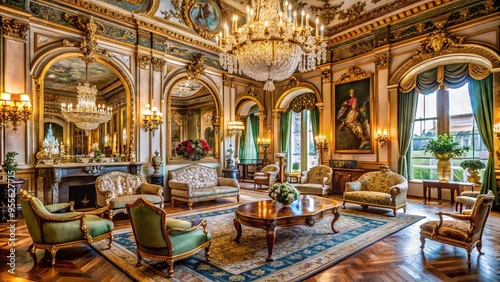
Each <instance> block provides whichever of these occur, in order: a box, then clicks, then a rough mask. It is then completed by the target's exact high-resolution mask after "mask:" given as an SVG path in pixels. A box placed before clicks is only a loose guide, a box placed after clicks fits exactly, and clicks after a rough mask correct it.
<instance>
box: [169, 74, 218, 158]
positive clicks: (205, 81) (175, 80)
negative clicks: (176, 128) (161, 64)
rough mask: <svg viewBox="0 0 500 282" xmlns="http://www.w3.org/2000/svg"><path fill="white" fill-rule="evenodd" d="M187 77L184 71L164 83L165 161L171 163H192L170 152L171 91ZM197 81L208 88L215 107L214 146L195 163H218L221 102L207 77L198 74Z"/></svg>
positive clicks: (213, 120) (213, 123) (213, 118)
mask: <svg viewBox="0 0 500 282" xmlns="http://www.w3.org/2000/svg"><path fill="white" fill-rule="evenodd" d="M187 79H188V75H187V73H186V72H184V73H180V74H177V75H175V76H173V77H172V78H171V79H169V81H168V82H167V84H166V85H165V88H164V89H165V91H164V100H165V101H166V109H165V113H166V120H165V123H166V139H165V140H167V141H166V142H165V143H166V154H167V158H166V159H167V163H168V164H173V163H193V162H194V161H191V160H188V159H185V158H183V157H181V156H176V155H175V154H173V153H172V151H173V149H174V148H173V147H172V142H171V140H172V102H171V96H172V91H173V89H174V86H175V85H176V84H178V83H181V82H183V81H185V80H187ZM198 82H199V83H201V84H202V85H203V86H204V87H205V88H207V89H208V91H209V92H210V94H211V96H212V98H213V99H214V105H215V109H214V111H213V115H212V122H211V124H212V125H213V130H214V148H211V149H210V153H209V155H207V156H206V157H205V158H203V159H201V160H199V161H196V162H197V163H219V161H220V160H219V158H220V157H219V152H220V143H221V126H220V125H221V122H222V121H221V119H222V118H221V117H222V106H221V105H222V103H221V101H220V98H219V95H218V90H217V87H216V86H215V84H213V83H211V82H210V81H209V79H207V78H206V77H205V76H203V75H202V76H200V79H199V80H198Z"/></svg>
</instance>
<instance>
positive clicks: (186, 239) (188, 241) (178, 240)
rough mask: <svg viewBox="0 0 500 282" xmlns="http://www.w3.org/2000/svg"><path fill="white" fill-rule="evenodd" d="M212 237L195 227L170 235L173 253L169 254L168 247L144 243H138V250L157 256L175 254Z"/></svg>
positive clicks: (197, 245) (193, 247) (189, 249)
mask: <svg viewBox="0 0 500 282" xmlns="http://www.w3.org/2000/svg"><path fill="white" fill-rule="evenodd" d="M211 239H212V234H210V233H208V234H207V235H206V236H205V233H203V231H202V230H201V229H196V230H193V231H191V232H187V233H179V234H175V235H171V236H170V240H171V241H172V246H173V248H174V253H173V254H170V253H169V251H168V248H149V247H146V246H144V245H138V247H139V250H141V251H143V252H146V253H148V254H153V255H159V256H175V255H179V254H183V253H186V252H190V251H192V250H194V249H196V248H197V247H199V246H200V245H201V244H204V243H206V242H208V241H209V240H211Z"/></svg>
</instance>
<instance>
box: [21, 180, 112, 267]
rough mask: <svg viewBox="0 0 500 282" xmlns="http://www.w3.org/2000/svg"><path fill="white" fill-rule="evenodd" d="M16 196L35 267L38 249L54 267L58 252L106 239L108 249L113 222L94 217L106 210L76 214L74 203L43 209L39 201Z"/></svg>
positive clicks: (48, 206)
mask: <svg viewBox="0 0 500 282" xmlns="http://www.w3.org/2000/svg"><path fill="white" fill-rule="evenodd" d="M19 195H20V196H21V197H20V199H19V201H20V203H21V208H22V212H23V215H24V219H25V221H26V225H27V227H28V231H29V234H30V236H31V239H32V240H33V244H32V245H31V246H30V248H29V250H30V252H31V256H32V257H33V261H34V262H35V264H36V263H37V258H36V249H37V248H39V249H45V250H47V251H50V253H51V255H52V265H54V264H55V263H56V253H57V251H58V250H59V249H63V248H69V247H74V246H77V245H81V244H92V243H94V242H97V241H100V240H104V239H109V247H111V243H112V241H113V236H112V234H111V231H112V230H113V228H114V225H113V222H112V221H110V220H107V219H104V218H100V217H99V216H97V215H101V214H103V213H104V212H105V211H106V210H107V209H108V208H109V207H104V208H101V209H97V210H95V211H92V212H75V211H74V210H73V202H70V203H61V204H54V205H47V206H44V205H43V204H42V202H41V201H40V200H39V199H38V198H36V197H33V196H31V195H29V194H28V193H27V192H26V191H25V190H23V189H21V190H19Z"/></svg>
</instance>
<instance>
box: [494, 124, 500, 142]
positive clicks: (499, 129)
mask: <svg viewBox="0 0 500 282" xmlns="http://www.w3.org/2000/svg"><path fill="white" fill-rule="evenodd" d="M493 132H494V133H495V134H496V135H497V138H498V139H500V123H497V124H495V126H493Z"/></svg>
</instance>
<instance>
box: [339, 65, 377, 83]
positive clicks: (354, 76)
mask: <svg viewBox="0 0 500 282" xmlns="http://www.w3.org/2000/svg"><path fill="white" fill-rule="evenodd" d="M372 75H373V73H372V72H365V71H364V70H362V69H360V68H358V67H350V68H349V69H348V70H347V71H346V72H345V73H343V74H342V75H341V76H340V78H339V79H337V80H336V81H335V84H342V83H346V82H350V81H354V80H360V79H363V78H367V77H371V76H372Z"/></svg>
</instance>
